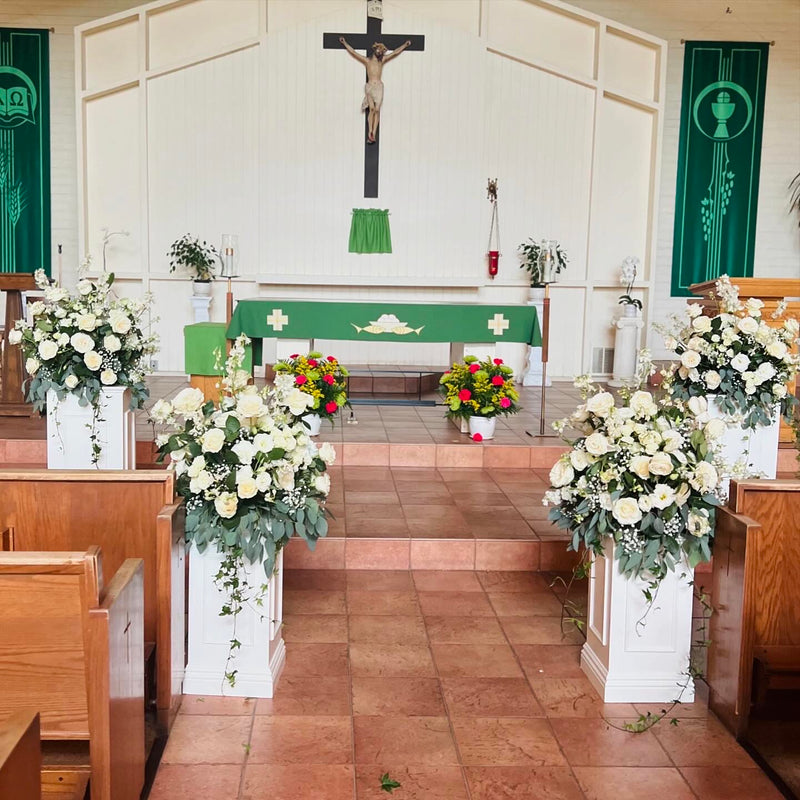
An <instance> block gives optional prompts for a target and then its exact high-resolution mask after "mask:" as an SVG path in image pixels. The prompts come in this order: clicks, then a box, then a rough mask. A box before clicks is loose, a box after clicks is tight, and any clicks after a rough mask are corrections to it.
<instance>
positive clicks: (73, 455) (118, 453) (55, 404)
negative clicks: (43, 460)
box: [47, 386, 136, 469]
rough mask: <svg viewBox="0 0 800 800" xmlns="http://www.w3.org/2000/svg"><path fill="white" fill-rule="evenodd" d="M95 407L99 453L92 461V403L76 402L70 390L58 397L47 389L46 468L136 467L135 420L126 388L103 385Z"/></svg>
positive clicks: (76, 399)
mask: <svg viewBox="0 0 800 800" xmlns="http://www.w3.org/2000/svg"><path fill="white" fill-rule="evenodd" d="M99 411H100V413H99V420H98V422H97V423H96V425H95V432H96V434H97V441H98V444H99V445H100V457H99V460H98V462H97V464H93V463H92V441H91V438H90V437H91V433H92V416H93V409H92V407H91V406H90V405H87V406H83V407H82V406H80V405H78V398H77V397H76V396H75V395H74V394H68V395H67V396H66V397H65V398H64V399H63V400H59V399H58V397H57V395H56V393H55V392H54V391H52V390H51V391H49V392H48V393H47V467H48V469H136V423H135V417H134V412H133V411H131V409H130V391H129V390H128V388H127V387H125V386H106V387H104V388H103V389H102V390H101V392H100V405H99Z"/></svg>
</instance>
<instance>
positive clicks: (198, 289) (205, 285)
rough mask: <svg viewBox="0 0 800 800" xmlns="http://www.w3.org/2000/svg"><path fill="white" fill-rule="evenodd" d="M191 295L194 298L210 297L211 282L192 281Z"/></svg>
mask: <svg viewBox="0 0 800 800" xmlns="http://www.w3.org/2000/svg"><path fill="white" fill-rule="evenodd" d="M192 294H194V296H195V297H209V296H210V295H211V281H192Z"/></svg>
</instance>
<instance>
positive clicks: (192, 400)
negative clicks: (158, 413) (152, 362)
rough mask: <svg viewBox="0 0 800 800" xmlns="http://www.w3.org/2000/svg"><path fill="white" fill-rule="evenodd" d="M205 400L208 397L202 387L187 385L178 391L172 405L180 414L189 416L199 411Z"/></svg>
mask: <svg viewBox="0 0 800 800" xmlns="http://www.w3.org/2000/svg"><path fill="white" fill-rule="evenodd" d="M205 401H206V398H205V395H204V394H203V392H202V390H201V389H195V388H193V387H187V388H186V389H181V391H180V392H178V394H177V395H176V396H175V399H174V400H173V401H172V407H173V408H174V409H175V411H176V412H177V413H178V414H183V415H185V416H188V415H190V414H194V413H196V412H197V411H199V410H200V409H201V408H202V407H203V404H204V403H205Z"/></svg>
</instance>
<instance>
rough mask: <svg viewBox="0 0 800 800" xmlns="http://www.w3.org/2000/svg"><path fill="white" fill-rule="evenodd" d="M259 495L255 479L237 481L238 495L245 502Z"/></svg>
mask: <svg viewBox="0 0 800 800" xmlns="http://www.w3.org/2000/svg"><path fill="white" fill-rule="evenodd" d="M257 493H258V485H257V484H256V481H255V478H245V479H244V480H242V481H237V483H236V494H238V495H239V497H241V498H242V499H243V500H246V499H247V498H248V497H255V496H256V494H257Z"/></svg>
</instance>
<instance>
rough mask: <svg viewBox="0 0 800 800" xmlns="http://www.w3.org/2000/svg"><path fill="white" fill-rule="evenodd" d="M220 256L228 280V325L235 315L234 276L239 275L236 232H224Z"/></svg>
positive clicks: (226, 314)
mask: <svg viewBox="0 0 800 800" xmlns="http://www.w3.org/2000/svg"><path fill="white" fill-rule="evenodd" d="M219 258H220V261H221V262H222V272H221V273H220V274H221V275H222V277H223V278H227V280H228V291H227V294H226V297H225V316H226V322H227V324H228V325H230V324H231V317H232V316H233V283H232V280H233V278H236V277H238V275H239V237H238V236H237V235H236V234H234V233H223V234H222V244H221V245H220V248H219Z"/></svg>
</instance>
